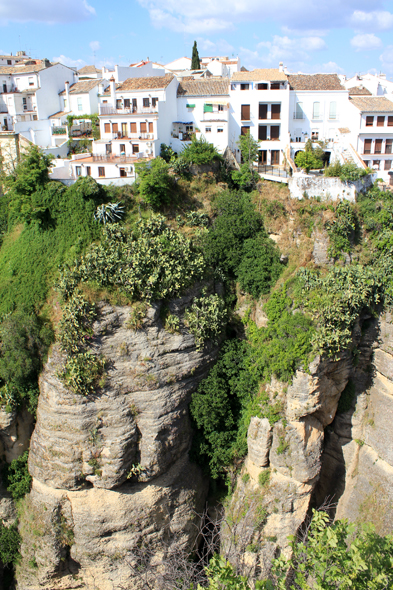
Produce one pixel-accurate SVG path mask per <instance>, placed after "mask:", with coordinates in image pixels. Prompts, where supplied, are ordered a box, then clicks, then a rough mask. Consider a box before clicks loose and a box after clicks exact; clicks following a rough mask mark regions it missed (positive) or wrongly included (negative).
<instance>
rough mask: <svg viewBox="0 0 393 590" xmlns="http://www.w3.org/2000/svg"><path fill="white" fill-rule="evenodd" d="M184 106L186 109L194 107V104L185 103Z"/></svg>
mask: <svg viewBox="0 0 393 590" xmlns="http://www.w3.org/2000/svg"><path fill="white" fill-rule="evenodd" d="M186 107H187V108H188V109H195V105H194V104H187V105H186Z"/></svg>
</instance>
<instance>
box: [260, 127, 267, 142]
mask: <svg viewBox="0 0 393 590" xmlns="http://www.w3.org/2000/svg"><path fill="white" fill-rule="evenodd" d="M266 138H267V127H266V125H259V130H258V139H259V140H260V141H264V140H265V139H266Z"/></svg>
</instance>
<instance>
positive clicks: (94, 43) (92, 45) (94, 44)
mask: <svg viewBox="0 0 393 590" xmlns="http://www.w3.org/2000/svg"><path fill="white" fill-rule="evenodd" d="M89 47H90V49H91V50H92V51H98V50H99V49H100V47H101V45H100V42H99V41H91V42H90V43H89Z"/></svg>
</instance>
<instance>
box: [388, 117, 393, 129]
mask: <svg viewBox="0 0 393 590" xmlns="http://www.w3.org/2000/svg"><path fill="white" fill-rule="evenodd" d="M388 127H393V117H388Z"/></svg>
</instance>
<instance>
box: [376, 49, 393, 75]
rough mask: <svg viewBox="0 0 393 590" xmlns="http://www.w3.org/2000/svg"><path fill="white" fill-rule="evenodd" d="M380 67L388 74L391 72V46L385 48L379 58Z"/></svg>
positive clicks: (392, 70) (392, 52) (392, 69)
mask: <svg viewBox="0 0 393 590" xmlns="http://www.w3.org/2000/svg"><path fill="white" fill-rule="evenodd" d="M379 59H380V60H381V62H382V66H383V67H384V69H385V70H387V71H388V72H393V45H388V46H387V47H385V49H384V51H383V53H382V54H381V55H380V56H379Z"/></svg>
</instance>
